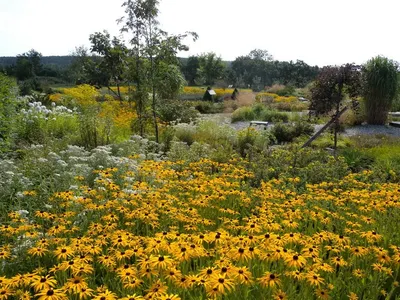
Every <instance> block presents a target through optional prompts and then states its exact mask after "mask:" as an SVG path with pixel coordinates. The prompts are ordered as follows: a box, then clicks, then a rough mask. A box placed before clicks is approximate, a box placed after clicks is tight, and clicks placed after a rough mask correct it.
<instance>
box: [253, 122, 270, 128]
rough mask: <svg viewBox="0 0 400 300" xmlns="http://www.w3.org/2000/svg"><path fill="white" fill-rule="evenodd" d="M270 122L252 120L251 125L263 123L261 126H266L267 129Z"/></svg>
mask: <svg viewBox="0 0 400 300" xmlns="http://www.w3.org/2000/svg"><path fill="white" fill-rule="evenodd" d="M268 123H269V122H264V121H250V126H249V127H251V126H252V125H261V126H265V129H266V128H267V127H268Z"/></svg>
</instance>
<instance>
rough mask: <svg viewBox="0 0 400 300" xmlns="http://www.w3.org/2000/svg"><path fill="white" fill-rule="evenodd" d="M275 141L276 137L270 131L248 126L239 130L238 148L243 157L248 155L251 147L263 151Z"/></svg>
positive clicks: (253, 149)
mask: <svg viewBox="0 0 400 300" xmlns="http://www.w3.org/2000/svg"><path fill="white" fill-rule="evenodd" d="M274 142H275V137H274V136H273V135H272V133H271V132H270V131H267V130H261V131H258V130H255V129H254V128H247V129H243V130H241V131H239V132H238V138H237V146H236V149H237V151H238V152H239V154H240V155H241V156H242V157H246V156H247V155H248V154H249V150H250V149H251V150H252V151H262V150H264V149H266V148H268V146H270V145H272V144H273V143H274Z"/></svg>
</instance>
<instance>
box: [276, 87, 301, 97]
mask: <svg viewBox="0 0 400 300" xmlns="http://www.w3.org/2000/svg"><path fill="white" fill-rule="evenodd" d="M295 91H296V89H295V88H294V86H290V85H288V86H285V87H284V88H283V89H280V90H277V91H276V94H277V95H279V96H285V97H287V96H292V95H294V93H295Z"/></svg>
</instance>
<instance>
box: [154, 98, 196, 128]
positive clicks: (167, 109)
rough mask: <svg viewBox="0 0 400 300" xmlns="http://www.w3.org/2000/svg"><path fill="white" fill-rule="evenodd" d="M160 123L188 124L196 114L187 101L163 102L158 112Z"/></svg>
mask: <svg viewBox="0 0 400 300" xmlns="http://www.w3.org/2000/svg"><path fill="white" fill-rule="evenodd" d="M158 114H159V117H160V119H161V120H162V121H164V122H167V123H171V122H174V121H177V122H180V123H189V122H191V121H193V120H195V119H197V117H198V112H197V111H196V110H195V109H194V108H193V107H192V105H191V104H190V103H189V102H188V101H182V100H164V101H163V103H162V105H160V108H159V111H158Z"/></svg>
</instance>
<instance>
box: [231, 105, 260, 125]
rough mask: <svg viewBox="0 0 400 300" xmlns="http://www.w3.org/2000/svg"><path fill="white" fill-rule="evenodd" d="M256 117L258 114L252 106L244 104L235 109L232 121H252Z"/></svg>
mask: <svg viewBox="0 0 400 300" xmlns="http://www.w3.org/2000/svg"><path fill="white" fill-rule="evenodd" d="M255 118H256V114H255V113H254V111H253V108H252V107H248V106H243V107H240V108H238V109H237V110H235V111H234V112H233V114H232V122H233V123H234V122H239V121H252V120H254V119H255Z"/></svg>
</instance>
